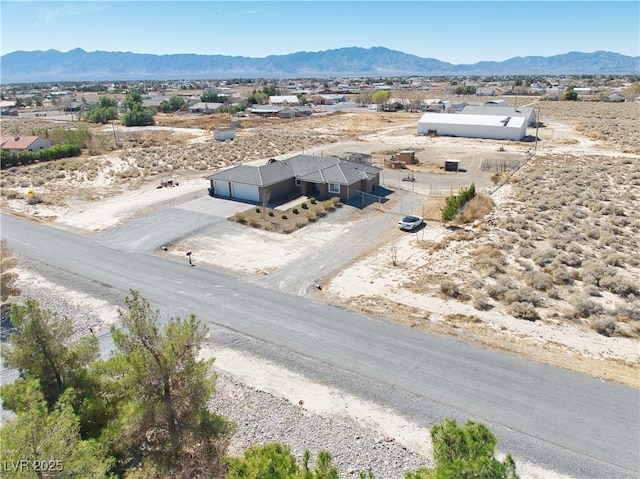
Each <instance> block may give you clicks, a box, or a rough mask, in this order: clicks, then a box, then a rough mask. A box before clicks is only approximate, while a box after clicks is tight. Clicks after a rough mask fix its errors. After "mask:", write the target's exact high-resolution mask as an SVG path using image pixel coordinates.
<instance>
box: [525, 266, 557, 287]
mask: <svg viewBox="0 0 640 479" xmlns="http://www.w3.org/2000/svg"><path fill="white" fill-rule="evenodd" d="M525 281H526V283H527V284H528V285H529V286H531V287H532V288H533V289H535V290H537V291H548V290H549V289H551V288H552V287H553V283H554V281H553V277H552V276H551V275H550V274H549V273H544V272H541V271H532V272H529V273H527V274H526V275H525Z"/></svg>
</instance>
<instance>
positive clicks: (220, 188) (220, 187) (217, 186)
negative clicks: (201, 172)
mask: <svg viewBox="0 0 640 479" xmlns="http://www.w3.org/2000/svg"><path fill="white" fill-rule="evenodd" d="M213 192H214V193H215V194H216V195H218V196H231V190H230V189H229V182H228V181H224V180H213Z"/></svg>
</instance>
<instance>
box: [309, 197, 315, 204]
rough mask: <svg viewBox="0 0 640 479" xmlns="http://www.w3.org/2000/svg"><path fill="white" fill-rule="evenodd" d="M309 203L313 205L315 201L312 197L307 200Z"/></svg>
mask: <svg viewBox="0 0 640 479" xmlns="http://www.w3.org/2000/svg"><path fill="white" fill-rule="evenodd" d="M309 203H311V204H312V205H315V204H316V199H315V198H314V197H313V196H312V197H311V198H309Z"/></svg>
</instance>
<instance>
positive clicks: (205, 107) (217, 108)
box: [189, 101, 224, 113]
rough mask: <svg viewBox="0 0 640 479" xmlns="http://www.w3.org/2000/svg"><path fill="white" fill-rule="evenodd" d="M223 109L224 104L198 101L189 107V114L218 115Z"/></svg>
mask: <svg viewBox="0 0 640 479" xmlns="http://www.w3.org/2000/svg"><path fill="white" fill-rule="evenodd" d="M223 108H224V103H213V102H203V101H199V102H198V103H195V104H194V105H191V106H190V107H189V113H220V112H221V111H222V110H223Z"/></svg>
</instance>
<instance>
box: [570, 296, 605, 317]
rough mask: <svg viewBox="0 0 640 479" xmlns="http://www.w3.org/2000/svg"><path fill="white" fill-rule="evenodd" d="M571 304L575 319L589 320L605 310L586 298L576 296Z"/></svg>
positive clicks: (571, 300)
mask: <svg viewBox="0 0 640 479" xmlns="http://www.w3.org/2000/svg"><path fill="white" fill-rule="evenodd" d="M569 302H570V304H571V306H572V307H573V317H574V318H588V317H590V316H595V315H598V314H600V313H602V311H603V310H604V309H603V307H602V306H601V305H600V304H598V303H596V302H595V301H592V300H591V299H589V298H587V297H586V296H576V297H574V298H571V299H570V301H569Z"/></svg>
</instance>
